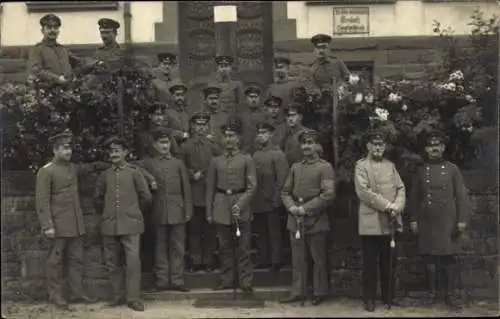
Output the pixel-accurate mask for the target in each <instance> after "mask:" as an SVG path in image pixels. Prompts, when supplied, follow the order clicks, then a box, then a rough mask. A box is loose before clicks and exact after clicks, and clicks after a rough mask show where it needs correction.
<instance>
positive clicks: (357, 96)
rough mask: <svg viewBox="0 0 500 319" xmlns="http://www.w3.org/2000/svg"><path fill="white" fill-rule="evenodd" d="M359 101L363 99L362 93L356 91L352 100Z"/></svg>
mask: <svg viewBox="0 0 500 319" xmlns="http://www.w3.org/2000/svg"><path fill="white" fill-rule="evenodd" d="M361 101H363V93H361V92H358V93H356V96H355V97H354V102H356V103H361Z"/></svg>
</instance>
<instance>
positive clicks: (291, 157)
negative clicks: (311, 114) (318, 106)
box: [281, 125, 306, 165]
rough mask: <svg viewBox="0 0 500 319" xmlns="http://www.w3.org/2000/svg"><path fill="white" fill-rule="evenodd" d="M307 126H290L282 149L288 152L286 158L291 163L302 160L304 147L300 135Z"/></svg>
mask: <svg viewBox="0 0 500 319" xmlns="http://www.w3.org/2000/svg"><path fill="white" fill-rule="evenodd" d="M305 129H306V128H305V127H304V126H302V125H300V126H297V127H295V128H288V129H287V134H286V137H285V138H284V139H283V144H282V146H281V147H282V149H283V151H284V152H285V154H286V159H287V161H288V163H289V164H290V165H292V164H294V163H297V162H299V161H301V160H302V149H301V147H300V143H299V139H298V138H299V135H300V133H301V132H303V131H304V130H305Z"/></svg>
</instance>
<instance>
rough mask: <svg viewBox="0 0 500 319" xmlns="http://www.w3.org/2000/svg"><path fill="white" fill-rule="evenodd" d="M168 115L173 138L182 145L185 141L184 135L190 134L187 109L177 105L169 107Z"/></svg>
mask: <svg viewBox="0 0 500 319" xmlns="http://www.w3.org/2000/svg"><path fill="white" fill-rule="evenodd" d="M166 115H167V120H168V124H169V125H168V126H169V128H170V129H172V134H173V137H174V138H175V139H176V140H177V143H178V144H180V143H181V142H182V141H183V139H184V137H183V135H184V133H189V115H188V113H187V111H186V109H185V108H183V107H180V106H177V105H171V106H170V107H168V108H167V110H166Z"/></svg>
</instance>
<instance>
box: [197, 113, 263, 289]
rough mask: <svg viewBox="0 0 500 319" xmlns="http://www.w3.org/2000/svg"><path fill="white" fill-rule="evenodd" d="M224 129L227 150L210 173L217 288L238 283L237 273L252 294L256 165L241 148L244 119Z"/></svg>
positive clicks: (209, 213) (209, 203)
mask: <svg viewBox="0 0 500 319" xmlns="http://www.w3.org/2000/svg"><path fill="white" fill-rule="evenodd" d="M221 130H222V133H223V134H224V135H223V136H224V138H223V142H224V146H225V152H224V154H223V155H221V156H218V157H216V158H214V159H212V162H211V163H210V166H209V168H208V172H207V198H206V200H207V220H208V222H209V223H215V227H216V229H217V237H218V238H219V247H220V255H219V256H220V262H221V274H220V284H219V285H218V286H217V287H215V288H214V290H222V289H228V288H231V287H233V285H232V284H231V283H233V284H234V285H235V286H236V285H237V283H236V282H235V281H234V280H235V272H237V274H238V277H239V286H240V288H241V289H242V290H243V291H244V292H247V293H251V292H252V291H253V288H252V281H253V269H252V261H251V259H250V249H251V227H250V226H251V225H250V221H251V218H252V212H251V209H250V202H251V200H252V197H253V195H254V193H255V190H256V187H257V181H256V173H255V164H254V162H253V159H252V157H251V156H250V155H248V154H244V153H241V152H240V150H239V147H238V145H239V138H240V136H241V133H242V123H241V120H240V119H239V118H236V119H232V120H230V121H229V122H228V124H227V125H223V126H222V127H221ZM233 225H234V227H232V226H233ZM237 231H239V232H240V237H236V236H235V232H237ZM233 240H237V242H236V243H235V242H234V241H233ZM232 245H236V247H235V246H232ZM233 249H234V250H233ZM233 252H235V253H236V255H234V254H233ZM233 258H236V260H237V263H238V266H237V269H234V268H233V261H234V259H233Z"/></svg>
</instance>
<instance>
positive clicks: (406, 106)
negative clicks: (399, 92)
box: [401, 104, 408, 112]
mask: <svg viewBox="0 0 500 319" xmlns="http://www.w3.org/2000/svg"><path fill="white" fill-rule="evenodd" d="M401 109H402V110H403V111H405V112H406V111H407V110H408V105H406V104H403V106H402V107H401Z"/></svg>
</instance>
